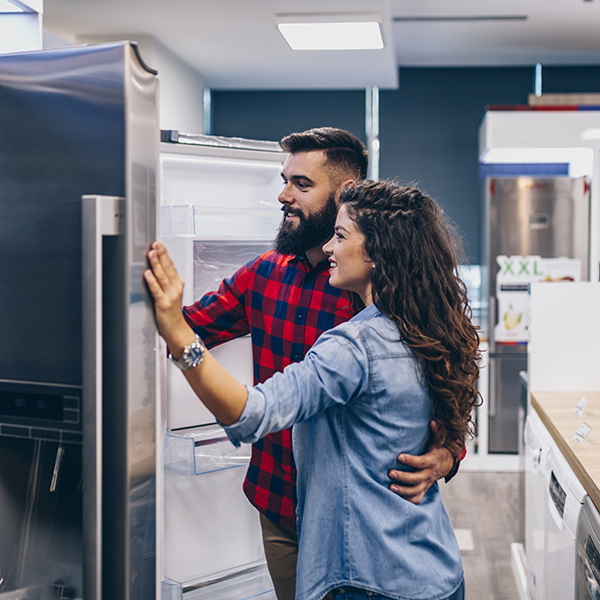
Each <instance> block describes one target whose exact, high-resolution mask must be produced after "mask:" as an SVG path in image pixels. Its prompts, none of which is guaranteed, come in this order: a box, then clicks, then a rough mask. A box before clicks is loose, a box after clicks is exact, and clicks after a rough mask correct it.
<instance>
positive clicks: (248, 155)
mask: <svg viewBox="0 0 600 600" xmlns="http://www.w3.org/2000/svg"><path fill="white" fill-rule="evenodd" d="M161 139H162V140H163V141H162V143H161V146H160V167H159V172H160V188H159V189H160V193H159V196H160V215H161V218H160V221H161V237H162V239H163V241H164V243H165V245H166V247H167V248H168V250H169V252H170V254H171V256H172V258H173V260H174V262H175V265H176V267H177V269H178V271H179V273H180V275H181V276H182V278H183V279H184V281H185V288H184V304H186V305H189V304H192V303H193V302H194V301H196V300H199V299H200V298H201V297H202V296H203V295H204V294H205V293H206V292H209V291H214V290H216V289H217V288H218V287H219V285H220V283H221V281H222V280H223V279H226V278H228V277H230V276H231V275H233V274H234V272H235V271H236V270H237V269H238V268H239V267H241V266H243V265H244V264H245V263H247V262H248V261H250V260H252V259H254V258H255V257H257V256H259V255H261V254H263V253H264V252H266V251H268V250H270V249H271V248H272V241H273V238H274V236H275V235H276V232H277V229H278V227H279V224H280V223H281V221H282V212H281V204H280V203H279V202H278V200H277V196H278V194H279V192H280V190H281V189H282V183H281V170H282V166H283V163H284V161H285V158H286V156H287V155H286V153H284V152H283V151H282V149H281V147H280V146H279V144H278V143H276V142H267V141H260V140H247V139H240V138H223V137H216V136H205V135H196V134H184V133H180V132H177V131H163V132H162V137H161ZM213 353H214V355H215V357H216V358H217V359H218V360H219V361H220V362H221V364H222V365H223V366H225V367H226V368H227V369H228V370H229V371H230V372H232V373H233V374H234V375H235V376H236V377H237V378H238V379H239V380H241V381H242V382H243V383H245V384H247V385H253V383H254V379H253V363H252V344H251V341H250V337H249V336H243V337H240V338H236V339H233V340H231V341H228V342H226V343H225V344H222V345H220V346H217V347H215V348H214V349H213ZM164 355H165V353H163V352H161V356H164ZM161 364H162V372H163V380H164V384H165V395H166V399H167V401H166V410H167V430H166V433H165V459H164V464H165V468H164V503H165V506H164V572H165V576H166V580H165V581H166V584H165V585H169V586H171V589H172V590H174V593H175V594H176V597H177V598H179V597H180V594H183V597H184V598H185V599H186V600H187V599H189V600H195V599H201V598H206V599H210V600H219V599H223V600H244V599H246V598H251V597H260V598H261V600H275V594H274V591H273V584H272V582H271V580H270V577H269V574H268V571H267V567H266V562H265V555H264V550H263V545H262V536H261V530H260V524H259V516H258V512H257V510H256V509H255V508H254V507H253V506H252V505H251V504H250V503H249V502H248V500H247V499H246V497H245V495H244V493H243V491H242V483H243V480H244V477H245V474H246V470H247V466H248V463H249V459H250V446H249V445H247V444H243V445H242V446H241V447H240V448H239V449H238V448H235V447H234V446H233V445H232V444H231V443H230V442H229V441H228V439H227V437H226V436H225V435H224V432H223V431H222V429H221V428H220V426H218V425H217V424H216V422H215V418H214V417H213V415H212V414H211V413H209V412H208V410H207V409H206V408H204V406H203V405H202V403H201V402H200V401H199V400H198V398H197V397H196V396H195V395H194V393H193V391H192V390H191V388H190V387H189V385H188V384H187V381H186V380H185V378H184V376H183V374H182V373H181V371H179V369H178V368H177V367H176V366H175V365H174V364H173V363H172V362H170V361H166V360H163V362H162V363H161Z"/></svg>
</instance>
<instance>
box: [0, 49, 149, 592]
mask: <svg viewBox="0 0 600 600" xmlns="http://www.w3.org/2000/svg"><path fill="white" fill-rule="evenodd" d="M157 86H158V81H157V77H156V72H155V71H153V70H152V69H150V68H149V67H148V66H146V65H145V64H144V62H143V60H142V59H141V57H140V55H139V53H138V51H137V47H136V45H135V44H131V43H128V42H123V43H117V44H107V45H99V46H87V47H71V48H65V49H55V50H46V51H39V52H26V53H19V54H7V55H0V214H1V217H0V281H2V284H1V285H0V315H1V316H0V319H1V328H0V329H1V331H2V334H1V335H0V598H10V599H11V600H13V599H14V600H16V599H20V598H28V599H29V598H39V599H41V600H54V599H63V598H65V599H66V598H73V599H75V598H85V599H86V600H105V599H109V598H110V599H115V598H119V599H123V600H153V599H154V598H156V597H157V590H158V589H160V587H159V584H160V579H161V577H160V576H161V573H160V569H159V568H158V567H157V565H158V562H157V538H156V532H157V528H156V514H157V511H156V506H157V503H156V498H157V494H156V490H157V487H156V479H157V471H158V470H157V459H158V457H159V456H160V452H158V451H157V443H156V439H157V422H158V418H159V412H157V406H158V403H157V398H158V396H157V379H158V364H159V363H158V358H157V352H156V345H157V342H156V333H155V325H154V318H153V312H152V306H151V303H150V300H149V297H148V294H147V292H146V290H145V288H144V285H143V282H142V272H143V270H144V269H145V265H146V252H147V249H148V245H149V243H150V242H151V241H152V240H153V239H155V237H156V235H157V203H156V189H157V185H156V182H157V168H158V152H159V124H158V115H157V109H156V97H157Z"/></svg>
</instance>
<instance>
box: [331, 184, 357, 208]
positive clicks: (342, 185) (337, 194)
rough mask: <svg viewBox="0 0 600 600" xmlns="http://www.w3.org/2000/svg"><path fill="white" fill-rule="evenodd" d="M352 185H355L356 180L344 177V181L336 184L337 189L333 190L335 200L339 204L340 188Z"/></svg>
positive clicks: (351, 186)
mask: <svg viewBox="0 0 600 600" xmlns="http://www.w3.org/2000/svg"><path fill="white" fill-rule="evenodd" d="M353 187H356V181H355V180H354V179H346V181H342V183H340V185H339V186H338V189H337V190H336V192H335V202H336V204H339V201H340V193H341V191H342V190H349V189H351V188H353Z"/></svg>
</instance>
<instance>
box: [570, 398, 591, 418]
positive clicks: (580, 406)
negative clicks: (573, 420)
mask: <svg viewBox="0 0 600 600" xmlns="http://www.w3.org/2000/svg"><path fill="white" fill-rule="evenodd" d="M588 403H589V400H588V399H587V398H586V397H585V396H582V398H581V400H580V401H579V402H578V403H577V406H576V407H575V408H574V409H573V412H574V413H576V414H578V415H579V416H581V415H582V414H583V411H584V410H585V407H586V406H587V405H588Z"/></svg>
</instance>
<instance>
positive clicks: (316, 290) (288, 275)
mask: <svg viewBox="0 0 600 600" xmlns="http://www.w3.org/2000/svg"><path fill="white" fill-rule="evenodd" d="M328 268H329V264H328V262H327V261H322V262H321V263H319V264H318V265H317V266H316V267H315V268H311V267H310V264H309V263H308V262H307V261H306V260H304V259H301V258H299V257H296V256H288V255H282V254H278V253H277V252H275V251H270V252H267V253H265V254H263V255H262V256H259V257H258V258H256V259H254V260H252V261H250V262H249V263H248V264H247V265H245V266H243V267H242V268H240V269H239V270H238V271H237V272H236V273H235V274H234V275H233V277H231V278H230V279H226V280H225V281H223V282H222V283H221V285H220V287H219V289H218V291H216V292H212V293H209V294H206V295H205V296H204V297H202V298H201V299H200V300H199V301H198V302H196V303H195V304H192V305H191V306H186V307H185V308H184V315H185V316H186V319H187V321H188V323H189V324H190V325H191V326H192V327H193V329H194V331H195V332H196V333H197V334H198V335H200V337H202V339H203V340H204V342H205V343H206V345H207V346H208V347H209V348H210V347H213V346H216V345H218V344H221V343H223V342H227V341H229V340H231V339H233V338H236V337H239V336H243V335H246V334H248V333H250V335H251V338H252V354H253V360H254V383H255V384H256V383H261V382H263V381H265V380H266V379H268V378H269V377H271V376H272V375H273V374H274V373H276V372H277V371H283V369H284V368H285V367H286V366H287V365H289V364H290V363H292V362H298V361H300V360H302V358H303V357H304V355H305V354H306V353H307V352H308V350H309V349H310V347H311V346H312V345H313V344H314V343H315V341H316V340H317V338H318V337H319V336H320V335H321V334H322V333H323V332H324V331H327V330H328V329H331V328H332V327H335V326H336V325H339V324H340V323H343V322H344V321H347V320H348V319H349V318H350V315H351V306H350V304H351V300H350V296H349V295H348V293H347V292H344V291H342V290H339V289H335V288H333V287H331V286H330V285H329V273H328ZM244 492H245V493H246V496H247V497H248V499H249V500H250V502H251V503H252V504H253V505H254V506H255V507H256V508H257V509H258V510H259V511H260V512H261V513H263V514H264V515H265V516H266V517H267V518H269V519H271V520H272V521H274V522H275V523H278V524H280V525H285V526H287V527H294V525H295V507H296V468H295V465H294V457H293V454H292V442H291V430H289V429H288V430H285V431H281V432H277V433H273V434H269V435H267V436H266V437H265V438H263V439H262V440H260V441H259V442H257V443H256V444H254V445H253V446H252V458H251V460H250V466H249V467H248V473H247V474H246V480H245V482H244Z"/></svg>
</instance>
